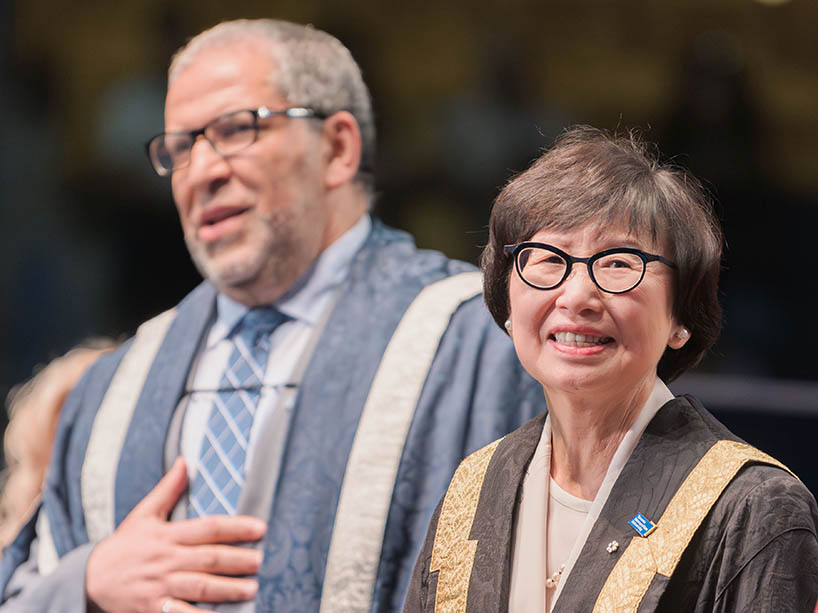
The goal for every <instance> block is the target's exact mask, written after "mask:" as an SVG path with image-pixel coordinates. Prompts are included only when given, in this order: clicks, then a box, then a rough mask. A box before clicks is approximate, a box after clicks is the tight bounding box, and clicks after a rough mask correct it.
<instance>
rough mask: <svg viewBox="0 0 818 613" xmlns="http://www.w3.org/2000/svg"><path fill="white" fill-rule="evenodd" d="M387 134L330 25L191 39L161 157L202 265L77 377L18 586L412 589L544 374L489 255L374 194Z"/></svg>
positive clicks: (228, 599) (158, 590)
mask: <svg viewBox="0 0 818 613" xmlns="http://www.w3.org/2000/svg"><path fill="white" fill-rule="evenodd" d="M374 146H375V129H374V120H373V116H372V109H371V103H370V99H369V93H368V91H367V88H366V85H365V84H364V82H363V79H362V76H361V73H360V69H359V68H358V66H357V64H356V63H355V61H354V60H353V59H352V57H351V55H350V53H349V51H348V50H347V49H346V48H345V47H344V46H343V45H342V44H341V43H340V42H339V41H338V40H336V39H335V38H333V37H332V36H330V35H328V34H326V33H325V32H322V31H320V30H317V29H315V28H312V27H309V26H307V27H305V26H301V25H297V24H292V23H287V22H282V21H273V20H258V21H245V20H240V21H235V22H226V23H223V24H220V25H218V26H216V27H214V28H212V29H210V30H208V31H205V32H204V33H202V34H200V35H198V36H196V37H195V38H193V39H192V40H191V41H190V42H189V43H188V44H187V45H186V46H185V47H184V48H183V49H182V50H181V51H180V52H179V53H177V55H176V56H175V57H174V58H173V60H172V62H171V66H170V70H169V78H168V93H167V98H166V103H165V132H163V133H162V134H159V135H157V136H156V137H154V138H153V139H151V140H150V142H149V144H148V153H149V156H150V159H151V162H152V163H153V166H154V168H155V170H156V171H157V172H158V173H159V174H160V175H163V176H169V177H170V181H171V186H172V191H173V196H174V200H175V203H176V206H177V209H178V213H179V218H180V221H181V225H182V230H183V233H184V238H185V242H186V244H187V247H188V249H189V251H190V254H191V256H192V258H193V260H194V262H195V263H196V265H197V267H198V268H199V270H200V272H201V273H202V275H203V276H204V277H205V282H204V283H202V284H201V285H200V286H199V287H198V288H196V289H195V290H194V291H193V292H192V293H191V294H190V295H188V296H187V297H186V298H185V299H184V300H183V301H182V302H181V303H180V304H179V305H177V306H176V307H175V308H173V309H171V310H169V311H167V312H165V313H163V314H161V315H159V316H157V317H156V318H154V319H152V320H150V321H148V322H146V323H145V324H143V325H142V326H141V327H140V329H139V330H138V331H137V334H136V336H135V337H134V338H133V339H132V340H130V341H128V342H126V343H125V345H124V346H123V347H122V348H120V349H119V350H117V351H116V352H114V353H113V354H111V355H110V356H106V357H104V358H103V359H101V360H100V361H99V362H98V363H97V364H96V365H95V366H94V367H93V368H92V369H91V371H90V372H89V374H88V376H87V377H86V378H84V379H83V381H82V383H81V384H80V385H79V386H78V387H77V388H76V389H75V391H74V392H73V393H72V395H71V396H70V397H69V399H68V401H67V403H66V408H65V410H64V413H63V419H62V421H61V424H60V427H59V428H58V431H57V435H56V439H55V453H54V457H53V461H52V464H51V468H50V469H49V472H48V477H47V481H46V487H45V491H44V496H43V505H42V507H41V510H40V512H39V514H38V516H37V517H36V519H35V520H32V521H31V522H29V523H28V524H27V525H26V526H25V527H24V529H23V530H22V531H21V533H20V534H19V536H18V538H17V539H16V540H15V542H14V543H13V544H12V545H11V546H10V547H8V548H7V549H6V551H5V553H4V557H3V564H2V569H1V570H2V571H3V574H2V576H1V577H0V583H2V585H4V586H5V588H4V592H3V596H4V598H6V599H7V601H6V604H5V605H4V606H5V607H8V608H9V609H14V608H15V607H16V606H19V607H21V608H26V609H29V610H38V611H78V610H85V608H86V606H87V607H88V609H89V610H104V611H112V612H116V611H146V612H151V613H156V612H157V611H162V612H163V613H170V612H173V611H195V610H201V609H207V610H212V609H218V610H224V611H228V610H229V611H248V612H249V611H276V612H286V611H298V612H300V613H303V612H305V611H317V610H319V607H320V609H321V610H322V611H350V610H359V611H369V610H374V611H388V610H397V609H399V608H400V606H401V603H402V600H403V596H404V594H405V592H406V589H407V585H408V579H409V575H410V574H411V568H412V565H413V562H414V559H415V557H416V555H417V552H418V551H419V549H420V544H421V543H422V541H423V535H424V533H425V530H426V525H428V520H429V518H430V517H431V513H432V511H433V509H434V505H435V504H436V502H437V500H438V499H439V497H440V496H441V495H442V493H443V491H444V490H445V487H446V483H447V481H448V479H449V478H450V477H451V474H452V473H453V472H454V469H455V468H456V466H457V464H458V462H459V461H460V460H461V459H462V457H464V456H465V455H466V454H467V453H468V452H469V451H473V450H474V449H477V448H479V447H480V446H482V445H484V444H486V443H487V442H488V441H490V440H493V439H494V438H496V437H497V436H501V435H502V434H504V433H506V432H508V431H510V430H512V429H513V428H515V427H517V426H518V425H520V424H522V423H524V422H525V421H526V420H527V419H529V418H531V417H533V416H534V415H535V414H536V412H537V410H538V406H539V405H540V404H541V399H540V394H541V392H540V391H539V388H538V386H537V385H536V382H534V381H533V380H532V379H531V378H530V377H529V376H528V375H527V374H526V373H525V372H524V370H523V369H522V367H521V366H520V364H519V362H518V360H517V359H516V356H515V355H514V351H513V347H512V345H511V343H510V342H509V341H508V339H507V338H506V337H505V335H503V334H502V333H501V332H500V331H498V330H497V329H496V328H495V327H494V326H493V324H492V322H491V318H490V316H489V314H488V312H487V311H486V309H485V306H484V304H483V302H482V299H481V295H480V294H481V278H480V274H479V271H477V270H476V269H474V267H472V266H470V265H468V264H465V263H463V262H456V261H453V260H449V259H448V258H446V257H445V256H443V255H442V254H440V253H436V252H428V251H419V250H417V249H416V247H415V246H414V242H413V240H412V238H411V237H410V236H408V235H406V234H405V233H402V232H399V231H396V230H393V229H390V228H388V227H386V226H384V225H383V224H382V223H380V222H379V221H378V220H377V219H376V218H374V217H373V216H371V215H370V213H369V211H370V210H371V207H372V204H373V200H374V177H373V167H372V161H373V158H374ZM192 603H202V604H201V608H200V607H197V606H195V605H194V604H192ZM204 603H209V604H204ZM0 608H2V607H0Z"/></svg>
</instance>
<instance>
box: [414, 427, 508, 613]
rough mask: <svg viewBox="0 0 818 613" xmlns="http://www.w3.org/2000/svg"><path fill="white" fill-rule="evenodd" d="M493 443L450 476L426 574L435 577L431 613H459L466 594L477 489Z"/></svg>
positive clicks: (474, 550) (495, 447)
mask: <svg viewBox="0 0 818 613" xmlns="http://www.w3.org/2000/svg"><path fill="white" fill-rule="evenodd" d="M501 440H502V439H499V440H496V441H494V442H493V443H490V444H489V445H486V446H485V447H483V448H482V449H479V450H477V451H475V452H474V453H473V454H471V455H470V456H469V457H467V458H466V459H465V460H463V462H461V463H460V466H458V467H457V470H456V471H455V473H454V477H452V482H451V484H450V485H449V489H448V490H447V491H446V497H445V498H444V499H443V506H442V507H441V509H440V517H439V518H438V522H437V530H436V531H435V544H434V547H433V549H432V560H431V564H430V565H429V572H432V573H433V572H436V571H440V573H439V574H438V576H437V594H436V596H435V613H463V612H465V611H466V599H467V597H468V595H469V581H470V580H471V571H472V566H473V565H474V554H475V552H476V551H477V541H470V540H469V533H470V532H471V527H472V523H474V515H475V513H476V512H477V502H478V500H479V499H480V490H481V489H482V487H483V480H484V479H485V477H486V470H487V469H488V466H489V462H490V461H491V458H492V456H493V455H494V452H495V450H496V449H497V445H499V444H500V441H501Z"/></svg>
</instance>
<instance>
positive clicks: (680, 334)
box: [676, 328, 690, 338]
mask: <svg viewBox="0 0 818 613" xmlns="http://www.w3.org/2000/svg"><path fill="white" fill-rule="evenodd" d="M688 334H690V332H688V331H687V328H682V329H681V330H679V331H678V332H677V333H676V336H678V337H679V338H687V335H688Z"/></svg>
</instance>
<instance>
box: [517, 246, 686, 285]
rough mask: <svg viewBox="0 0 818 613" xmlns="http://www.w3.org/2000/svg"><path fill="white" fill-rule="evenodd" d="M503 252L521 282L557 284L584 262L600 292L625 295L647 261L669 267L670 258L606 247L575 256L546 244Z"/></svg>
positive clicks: (643, 271) (674, 266) (637, 250)
mask: <svg viewBox="0 0 818 613" xmlns="http://www.w3.org/2000/svg"><path fill="white" fill-rule="evenodd" d="M503 251H504V252H505V253H507V254H509V255H511V256H513V257H514V267H515V269H516V270H517V274H518V275H519V276H520V279H522V280H523V282H524V283H526V284H527V285H530V286H531V287H533V288H535V289H554V288H556V287H559V286H560V285H561V284H562V283H563V282H564V281H565V280H566V279H567V278H568V276H569V275H570V274H571V269H572V268H573V266H574V264H585V265H586V266H587V267H588V276H590V277H591V280H592V281H593V282H594V284H595V285H596V286H597V287H598V288H599V289H601V290H602V291H603V292H607V293H609V294H624V293H625V292H629V291H631V290H632V289H634V288H635V287H636V286H637V285H639V284H640V283H641V282H642V279H644V278H645V268H646V267H647V265H648V262H661V263H662V264H665V265H666V266H670V267H671V268H676V264H674V263H673V262H671V261H670V260H668V259H666V258H664V257H662V256H661V255H655V254H653V253H645V252H644V251H642V250H640V249H634V248H632V247H615V248H613V249H605V250H604V251H600V252H599V253H595V254H594V255H592V256H590V257H587V258H577V257H574V256H573V255H569V254H567V253H565V252H564V251H563V250H562V249H559V248H557V247H554V246H553V245H547V244H545V243H533V242H526V243H519V244H517V245H506V246H505V247H503Z"/></svg>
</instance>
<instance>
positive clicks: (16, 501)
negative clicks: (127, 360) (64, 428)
mask: <svg viewBox="0 0 818 613" xmlns="http://www.w3.org/2000/svg"><path fill="white" fill-rule="evenodd" d="M117 345H118V343H116V342H114V341H112V340H110V339H107V338H101V339H89V340H87V341H84V342H83V343H81V344H80V345H78V346H77V347H75V348H74V349H71V350H70V351H69V352H68V353H66V354H65V355H63V356H61V357H59V358H56V359H55V360H53V361H52V362H50V363H49V364H48V365H46V366H45V367H42V368H41V369H40V370H39V372H36V374H35V376H34V377H32V378H31V379H30V380H29V381H27V382H26V383H23V384H20V385H16V386H15V387H14V388H12V390H11V391H10V392H9V394H8V397H7V398H6V407H7V410H8V414H9V425H8V427H7V428H6V433H5V435H4V437H3V451H4V454H5V458H6V466H7V468H6V470H5V471H3V475H2V476H0V484H2V493H0V546H2V547H5V546H6V545H7V544H9V543H10V542H11V541H12V539H14V537H15V536H16V535H17V532H18V531H19V530H20V528H21V527H22V525H23V524H24V523H25V521H26V520H27V519H28V517H29V516H30V514H31V512H32V511H33V507H34V506H35V505H36V503H37V502H38V501H39V498H40V492H41V491H42V486H43V480H44V478H45V471H46V468H47V467H48V462H49V460H50V458H51V445H52V443H53V440H54V432H55V430H56V428H57V421H58V419H59V415H60V410H61V409H62V405H63V403H64V402H65V399H66V397H67V396H68V393H69V392H70V391H71V390H72V389H73V388H74V386H75V385H76V384H77V383H78V382H79V380H80V378H81V377H82V375H83V374H85V371H86V370H88V368H89V367H90V366H91V364H93V363H94V362H95V361H96V360H97V359H98V358H99V357H100V356H101V355H102V354H103V353H106V352H108V351H112V350H113V349H114V348H115V347H116V346H117Z"/></svg>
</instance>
